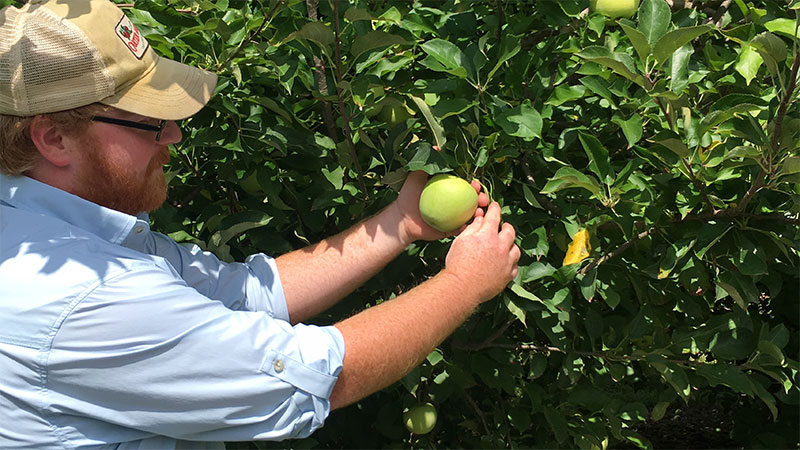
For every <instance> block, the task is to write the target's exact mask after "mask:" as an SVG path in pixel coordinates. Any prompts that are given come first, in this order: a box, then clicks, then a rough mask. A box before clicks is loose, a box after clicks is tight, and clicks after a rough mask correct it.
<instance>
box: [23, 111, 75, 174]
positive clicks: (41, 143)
mask: <svg viewBox="0 0 800 450" xmlns="http://www.w3.org/2000/svg"><path fill="white" fill-rule="evenodd" d="M28 133H29V134H30V137H31V141H32V142H33V145H34V146H36V149H37V150H39V153H40V154H41V155H42V157H43V158H44V159H45V160H47V161H48V162H50V164H53V165H54V166H56V167H65V166H68V165H69V164H70V163H71V162H72V157H73V153H72V151H71V150H72V148H71V145H70V141H71V139H69V138H68V137H67V136H65V135H64V133H63V131H62V129H61V127H59V126H58V125H57V124H56V123H55V122H53V121H52V120H51V119H50V118H49V117H47V116H41V115H40V116H36V117H34V118H33V121H31V125H30V129H29V130H28Z"/></svg>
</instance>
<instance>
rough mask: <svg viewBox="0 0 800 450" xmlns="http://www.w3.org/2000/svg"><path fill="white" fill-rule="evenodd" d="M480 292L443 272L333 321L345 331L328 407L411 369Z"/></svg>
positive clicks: (356, 397)
mask: <svg viewBox="0 0 800 450" xmlns="http://www.w3.org/2000/svg"><path fill="white" fill-rule="evenodd" d="M479 295H480V294H478V293H477V292H475V291H472V290H470V289H468V288H467V287H466V286H465V285H464V283H463V282H462V280H460V279H459V278H457V277H456V276H454V275H452V274H450V273H448V272H446V271H443V272H441V273H439V274H438V275H436V276H435V277H434V278H431V279H430V280H428V281H426V282H425V283H423V284H421V285H419V286H417V287H416V288H414V289H412V290H411V291H409V292H407V293H405V294H403V295H401V296H398V297H397V298H395V299H393V300H389V301H387V302H384V303H381V304H380V305H377V306H374V307H371V308H368V309H366V310H364V311H362V312H361V313H359V314H357V315H355V316H353V317H350V318H348V319H346V320H343V321H342V322H340V323H338V324H336V325H335V326H336V327H337V328H338V329H339V331H341V333H342V335H343V336H344V340H345V358H344V366H343V369H342V372H341V373H340V374H339V379H338V381H337V382H336V386H335V387H334V389H333V393H332V395H331V407H332V408H339V407H342V406H346V405H348V404H350V403H353V402H355V401H358V400H359V399H361V398H363V397H365V396H367V395H369V394H371V393H373V392H376V391H378V390H380V389H382V388H384V387H386V386H388V385H390V384H391V383H393V382H395V381H396V380H398V379H399V378H401V377H402V376H404V375H405V374H406V373H408V372H409V371H411V369H413V368H414V367H416V366H417V365H418V364H419V363H420V362H421V361H422V360H423V359H424V358H425V356H427V355H428V353H430V352H431V351H432V350H433V349H434V348H435V347H436V346H437V345H439V344H440V343H441V342H442V341H443V340H444V339H445V338H446V337H447V336H449V335H450V334H451V333H452V332H453V330H455V329H456V327H458V326H459V324H461V323H462V322H463V321H464V320H465V319H466V318H467V317H468V316H469V314H470V313H471V312H472V311H473V310H474V308H475V307H476V306H477V305H478V304H479V303H480V301H481V300H485V299H481V298H479Z"/></svg>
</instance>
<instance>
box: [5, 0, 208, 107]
mask: <svg viewBox="0 0 800 450" xmlns="http://www.w3.org/2000/svg"><path fill="white" fill-rule="evenodd" d="M216 84H217V76H216V75H215V74H213V73H211V72H208V71H205V70H202V69H199V68H196V67H192V66H189V65H186V64H182V63H179V62H176V61H172V60H170V59H167V58H163V57H161V56H159V55H157V54H156V52H155V51H154V50H153V49H152V48H151V47H150V45H149V43H148V42H147V40H146V39H145V38H144V36H143V35H142V34H141V33H140V32H139V30H138V29H137V28H136V26H135V25H133V23H132V22H131V21H130V19H128V17H127V16H126V15H125V13H124V12H123V11H122V10H121V9H120V8H118V7H117V6H116V5H115V4H114V3H112V2H110V1H108V0H39V1H36V0H34V1H30V2H29V3H27V4H25V5H24V6H22V7H21V8H14V7H11V6H9V7H6V8H4V9H2V10H0V114H6V115H12V116H33V115H36V114H44V113H49V112H58V111H64V110H67V109H72V108H77V107H80V106H85V105H89V104H91V103H102V104H105V105H109V106H113V107H115V108H118V109H121V110H123V111H127V112H131V113H134V114H139V115H142V116H147V117H153V118H156V119H163V120H179V119H184V118H187V117H189V116H191V115H193V114H195V113H196V112H197V111H199V110H200V109H201V108H202V107H203V106H204V105H205V104H206V103H208V101H209V99H210V98H211V95H212V94H213V93H214V87H215V86H216Z"/></svg>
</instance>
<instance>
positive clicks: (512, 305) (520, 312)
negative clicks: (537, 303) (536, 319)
mask: <svg viewBox="0 0 800 450" xmlns="http://www.w3.org/2000/svg"><path fill="white" fill-rule="evenodd" d="M503 304H505V305H506V308H507V309H508V311H509V312H510V313H511V314H512V315H514V317H516V318H517V320H519V321H520V322H522V324H523V325H526V326H527V324H526V323H525V318H526V317H525V310H524V309H522V308H521V307H520V306H519V305H518V304H517V302H515V301H514V299H513V298H512V297H511V296H509V295H503Z"/></svg>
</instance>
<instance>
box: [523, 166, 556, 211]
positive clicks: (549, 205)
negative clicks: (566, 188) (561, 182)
mask: <svg viewBox="0 0 800 450" xmlns="http://www.w3.org/2000/svg"><path fill="white" fill-rule="evenodd" d="M522 171H523V172H525V182H526V183H528V184H529V185H530V186H531V187H532V188H534V189H535V190H536V191H538V190H539V188H538V187H537V186H536V180H535V179H534V178H533V174H532V173H531V167H530V166H529V165H528V161H526V160H525V159H524V158H523V159H522ZM533 196H534V198H536V201H538V202H539V204H540V205H542V206H543V207H544V208H545V209H546V210H547V212H549V213H550V214H551V215H553V216H556V217H558V216H561V209H560V208H559V207H558V206H556V204H555V203H553V202H551V201H550V199H548V198H546V197H540V196H538V195H536V193H535V192H534V194H533Z"/></svg>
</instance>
